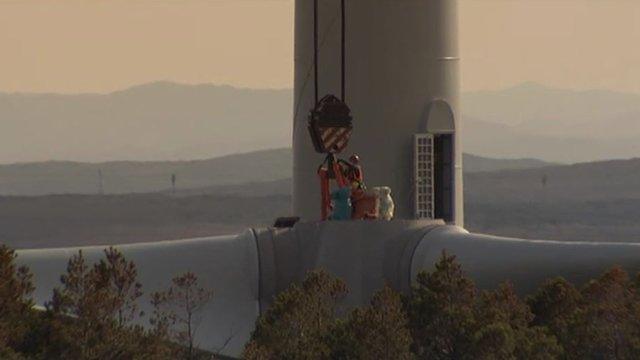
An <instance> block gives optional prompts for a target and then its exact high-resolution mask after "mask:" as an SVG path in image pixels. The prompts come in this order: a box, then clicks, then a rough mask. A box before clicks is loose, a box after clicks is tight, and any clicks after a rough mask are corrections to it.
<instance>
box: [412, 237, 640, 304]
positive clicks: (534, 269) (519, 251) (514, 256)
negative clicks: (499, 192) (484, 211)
mask: <svg viewBox="0 0 640 360" xmlns="http://www.w3.org/2000/svg"><path fill="white" fill-rule="evenodd" d="M444 250H446V251H447V252H448V253H449V254H452V255H455V256H456V257H457V259H458V261H459V262H460V263H461V264H462V266H463V269H464V271H465V272H466V273H467V274H468V275H469V276H470V277H471V278H472V279H474V280H475V281H476V284H477V285H478V286H479V287H480V288H485V289H487V288H494V287H495V286H497V285H498V284H499V283H501V282H503V281H507V280H508V281H510V282H512V283H513V284H514V286H515V288H516V289H517V290H518V292H520V293H521V294H527V293H530V292H531V291H532V290H534V289H535V288H536V287H537V286H538V285H539V283H541V282H542V281H544V280H545V279H548V278H553V277H557V276H562V277H564V278H566V279H568V280H570V281H572V282H574V283H576V284H581V283H583V282H585V281H588V280H590V279H592V278H594V277H597V276H599V275H600V274H601V273H602V272H603V271H605V270H607V269H609V268H611V267H613V266H614V265H620V266H622V267H623V268H625V269H626V270H627V271H629V272H630V273H631V274H635V273H636V272H638V271H640V244H637V243H636V244H633V243H596V242H569V241H567V242H564V241H546V240H522V239H513V238H504V237H498V236H491V235H481V234H471V233H469V232H467V231H466V230H464V229H462V228H460V227H456V226H441V227H437V228H434V229H433V230H431V231H430V232H428V233H427V234H426V235H425V237H424V238H423V240H422V241H421V242H420V244H419V245H418V247H417V248H416V251H415V253H414V255H413V261H412V265H411V277H412V279H415V278H416V275H417V274H418V272H419V271H421V270H431V269H433V267H434V264H435V263H436V262H437V261H438V259H439V258H440V256H441V254H442V251H444Z"/></svg>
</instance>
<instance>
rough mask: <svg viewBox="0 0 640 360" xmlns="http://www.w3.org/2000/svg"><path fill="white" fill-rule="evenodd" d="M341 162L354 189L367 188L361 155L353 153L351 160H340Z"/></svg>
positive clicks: (343, 170) (345, 174)
mask: <svg viewBox="0 0 640 360" xmlns="http://www.w3.org/2000/svg"><path fill="white" fill-rule="evenodd" d="M339 162H340V166H341V168H342V172H343V174H344V177H345V178H346V179H347V180H348V181H349V185H351V189H352V191H354V192H357V191H359V190H362V191H364V190H366V186H365V185H364V174H363V172H362V166H361V165H360V157H359V156H358V155H357V154H353V155H351V156H350V157H349V161H344V160H339Z"/></svg>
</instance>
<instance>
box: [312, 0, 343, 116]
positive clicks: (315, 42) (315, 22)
mask: <svg viewBox="0 0 640 360" xmlns="http://www.w3.org/2000/svg"><path fill="white" fill-rule="evenodd" d="M318 2H319V0H313V67H314V70H313V72H314V78H315V80H314V83H315V84H314V85H315V89H314V90H315V104H316V105H318V102H319V101H320V97H319V85H318V83H319V79H318V67H319V64H318V63H319V59H318V57H319V54H318V52H319V49H318ZM345 4H346V0H340V11H341V17H342V26H341V31H340V32H341V34H340V66H341V74H340V90H341V99H342V102H346V23H347V18H346V6H345Z"/></svg>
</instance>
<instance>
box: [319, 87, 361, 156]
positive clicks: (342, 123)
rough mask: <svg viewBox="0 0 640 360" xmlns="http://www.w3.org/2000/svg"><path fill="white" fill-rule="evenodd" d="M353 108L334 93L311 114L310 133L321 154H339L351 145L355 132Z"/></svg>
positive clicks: (320, 102) (324, 99)
mask: <svg viewBox="0 0 640 360" xmlns="http://www.w3.org/2000/svg"><path fill="white" fill-rule="evenodd" d="M352 121H353V118H352V117H351V109H349V107H348V106H347V104H345V103H344V102H343V101H342V100H340V99H338V98H337V97H335V96H334V95H327V96H325V97H324V98H322V100H320V101H319V102H318V103H317V104H316V107H315V109H313V110H312V111H311V114H310V115H309V134H310V135H311V141H312V142H313V147H314V148H315V150H316V151H317V152H319V153H321V154H339V153H341V152H342V151H344V149H345V148H346V147H347V145H349V140H350V139H351V134H352V133H353V123H352Z"/></svg>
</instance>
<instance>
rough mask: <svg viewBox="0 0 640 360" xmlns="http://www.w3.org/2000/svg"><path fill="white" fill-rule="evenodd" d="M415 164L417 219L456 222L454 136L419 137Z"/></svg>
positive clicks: (415, 146)
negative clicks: (454, 208) (454, 209)
mask: <svg viewBox="0 0 640 360" xmlns="http://www.w3.org/2000/svg"><path fill="white" fill-rule="evenodd" d="M414 160H415V161H414V184H415V188H414V194H415V203H414V209H415V218H416V219H442V220H444V221H446V222H453V219H454V211H453V201H454V199H453V192H454V188H453V186H454V185H453V169H454V164H453V163H454V159H453V135H452V134H416V135H415V139H414Z"/></svg>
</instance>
